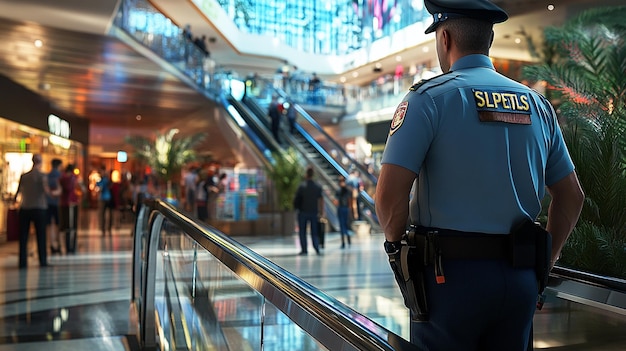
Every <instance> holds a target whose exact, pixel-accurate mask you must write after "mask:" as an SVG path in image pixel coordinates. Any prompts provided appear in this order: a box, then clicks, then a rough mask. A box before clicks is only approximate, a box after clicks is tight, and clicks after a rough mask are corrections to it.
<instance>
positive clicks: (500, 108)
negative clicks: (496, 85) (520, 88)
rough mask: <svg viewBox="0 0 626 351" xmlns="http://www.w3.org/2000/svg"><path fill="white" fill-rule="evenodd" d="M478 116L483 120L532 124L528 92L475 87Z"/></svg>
mask: <svg viewBox="0 0 626 351" xmlns="http://www.w3.org/2000/svg"><path fill="white" fill-rule="evenodd" d="M472 91H473V93H474V101H475V102H476V110H478V117H479V119H480V120H481V121H482V122H504V123H512V124H531V120H530V115H531V110H530V95H529V94H528V93H519V92H509V91H497V90H478V89H473V90H472Z"/></svg>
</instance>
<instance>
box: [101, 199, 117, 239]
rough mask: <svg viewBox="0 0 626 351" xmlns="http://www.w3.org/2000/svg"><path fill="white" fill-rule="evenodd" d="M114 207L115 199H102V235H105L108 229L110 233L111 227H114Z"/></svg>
mask: <svg viewBox="0 0 626 351" xmlns="http://www.w3.org/2000/svg"><path fill="white" fill-rule="evenodd" d="M114 209H115V205H114V204H113V201H110V200H108V201H100V229H101V230H102V235H105V233H106V232H107V231H108V232H109V233H110V232H111V228H112V227H113V210H114ZM107 213H108V216H107Z"/></svg>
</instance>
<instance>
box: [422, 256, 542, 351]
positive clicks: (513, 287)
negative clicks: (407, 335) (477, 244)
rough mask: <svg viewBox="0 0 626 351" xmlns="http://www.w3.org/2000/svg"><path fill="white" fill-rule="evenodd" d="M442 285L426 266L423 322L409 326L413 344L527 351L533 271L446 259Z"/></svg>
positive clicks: (464, 350) (534, 285)
mask: <svg viewBox="0 0 626 351" xmlns="http://www.w3.org/2000/svg"><path fill="white" fill-rule="evenodd" d="M442 266H443V271H444V274H445V283H443V284H437V283H436V281H435V273H434V268H433V267H432V266H427V267H426V268H425V286H426V298H427V301H428V307H429V312H430V319H429V321H427V322H411V342H412V343H413V344H415V345H418V346H420V347H422V348H423V349H425V350H433V351H436V350H455V351H470V350H471V351H474V350H481V351H500V350H507V351H508V350H510V351H526V350H527V345H528V342H529V335H530V330H531V325H532V320H533V315H534V313H535V308H536V306H535V303H536V299H537V280H536V277H535V272H534V270H533V269H515V268H512V267H511V264H510V263H509V262H508V261H506V260H444V261H443V264H442Z"/></svg>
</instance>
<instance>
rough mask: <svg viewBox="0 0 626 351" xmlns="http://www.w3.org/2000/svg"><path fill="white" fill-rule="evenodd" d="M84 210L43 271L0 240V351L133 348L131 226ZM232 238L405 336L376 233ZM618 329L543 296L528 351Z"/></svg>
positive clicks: (614, 341)
mask: <svg viewBox="0 0 626 351" xmlns="http://www.w3.org/2000/svg"><path fill="white" fill-rule="evenodd" d="M85 212H86V213H85V215H83V216H81V229H80V231H79V239H78V250H77V253H76V254H75V255H70V256H66V255H60V256H59V255H55V256H49V264H50V267H45V268H40V267H39V266H38V264H37V257H36V246H35V240H34V236H33V237H31V240H30V245H29V251H30V252H31V257H30V258H29V266H28V268H27V269H25V270H19V269H18V268H17V260H18V257H17V252H18V247H17V242H13V241H11V242H7V243H3V244H0V271H1V276H2V286H1V288H0V351H5V350H7V351H8V350H44V349H45V350H50V351H55V350H93V351H98V350H136V349H137V345H136V344H135V343H134V340H133V338H132V337H129V335H132V334H133V333H134V331H133V330H131V329H132V327H131V323H130V321H129V304H130V301H129V299H130V285H131V265H130V262H131V251H130V250H131V236H130V224H122V225H121V226H120V227H119V228H116V229H114V230H113V233H112V236H107V237H104V238H103V237H102V235H101V233H100V232H99V230H97V221H96V216H95V213H93V212H91V211H85ZM236 239H237V240H238V241H240V242H242V243H243V244H246V245H248V246H250V247H251V248H252V249H254V250H255V251H257V252H259V253H260V254H262V255H264V256H266V257H268V258H269V259H270V260H272V261H273V262H275V263H276V264H278V265H280V266H282V267H284V268H286V269H287V270H290V271H291V272H293V273H295V274H296V275H298V276H300V277H302V278H303V279H304V280H306V281H307V282H309V283H311V284H312V285H314V286H316V287H318V288H320V289H322V290H324V291H325V292H326V293H328V294H329V295H332V296H334V297H336V298H337V299H338V300H340V301H342V302H343V303H345V304H347V305H348V306H350V307H351V308H353V309H355V310H357V311H359V312H361V313H363V314H365V315H367V316H368V317H370V318H372V319H373V320H375V321H376V322H377V323H379V324H381V325H383V326H384V327H386V328H388V329H389V330H391V331H393V332H395V333H397V334H399V335H401V336H403V337H405V338H408V334H409V330H408V313H407V311H406V309H405V308H403V307H402V301H401V296H400V294H399V291H398V289H397V288H396V286H395V285H394V284H395V283H394V282H393V278H392V277H391V275H390V270H389V267H388V264H387V262H386V255H385V254H384V253H383V252H382V245H381V244H382V240H383V239H382V235H380V234H373V235H366V236H355V237H353V239H352V245H351V246H350V247H348V248H346V249H344V250H342V249H340V245H341V244H340V238H339V236H338V234H336V233H329V234H327V238H326V247H325V249H324V250H323V255H321V256H317V255H315V254H309V255H308V256H298V255H297V253H298V252H299V247H298V244H297V242H298V240H297V237H296V236H295V235H294V236H292V237H283V238H266V237H236ZM309 245H310V243H309ZM309 251H311V252H312V250H309ZM226 311H228V309H226ZM230 311H231V312H230V313H236V311H234V310H232V309H231V310H230ZM625 331H626V316H622V315H618V314H615V313H610V312H606V311H603V310H600V309H597V308H593V307H588V306H583V305H580V304H577V303H573V302H568V301H564V300H561V299H557V298H555V297H551V298H549V300H548V301H547V303H546V305H545V307H544V309H543V310H542V311H540V312H539V313H538V314H537V315H536V317H535V349H544V350H558V351H560V350H591V351H596V350H598V351H599V350H606V351H613V350H626V332H625ZM274 332H275V335H269V334H270V333H266V335H265V337H266V339H267V340H271V342H272V343H271V345H273V348H272V349H276V350H289V349H290V348H289V347H286V348H282V347H281V341H280V340H281V336H284V335H285V334H289V333H286V332H285V331H281V330H275V331H274ZM43 343H45V344H43ZM244 344H245V342H244ZM292 345H293V344H292ZM268 346H269V344H268ZM307 349H308V347H307Z"/></svg>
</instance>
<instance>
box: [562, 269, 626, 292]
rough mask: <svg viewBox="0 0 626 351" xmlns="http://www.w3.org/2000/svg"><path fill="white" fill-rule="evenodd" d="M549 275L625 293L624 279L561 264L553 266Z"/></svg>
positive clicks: (625, 282) (625, 281)
mask: <svg viewBox="0 0 626 351" xmlns="http://www.w3.org/2000/svg"><path fill="white" fill-rule="evenodd" d="M550 275H552V276H555V277H566V278H568V279H570V280H576V281H580V282H584V283H587V284H593V285H596V286H601V287H604V288H607V289H611V290H615V291H619V292H623V293H626V280H624V279H619V278H614V277H606V276H601V275H597V274H593V273H588V272H583V271H579V270H575V269H572V268H567V267H561V266H555V267H554V268H553V269H552V272H551V273H550Z"/></svg>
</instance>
